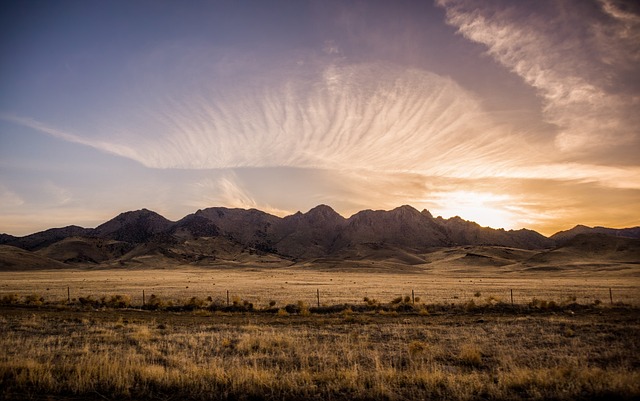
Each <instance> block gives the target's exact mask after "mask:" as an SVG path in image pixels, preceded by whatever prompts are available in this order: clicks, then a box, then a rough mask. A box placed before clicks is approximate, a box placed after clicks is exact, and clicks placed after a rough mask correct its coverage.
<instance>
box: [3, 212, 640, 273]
mask: <svg viewBox="0 0 640 401" xmlns="http://www.w3.org/2000/svg"><path fill="white" fill-rule="evenodd" d="M581 234H603V235H611V236H617V237H625V236H626V237H629V236H631V238H635V237H633V235H637V238H640V227H635V228H628V229H609V228H604V227H594V228H591V227H587V226H576V227H574V228H573V229H571V230H567V231H561V232H558V233H556V234H554V235H553V236H551V237H545V236H544V235H542V234H540V233H538V232H536V231H533V230H528V229H520V230H504V229H493V228H490V227H481V226H480V225H479V224H477V223H475V222H472V221H467V220H464V219H462V218H460V217H458V216H456V217H452V218H449V219H444V218H442V217H440V216H438V217H436V218H434V217H433V215H432V214H431V213H430V212H429V211H428V210H426V209H425V210H423V211H421V212H420V211H418V210H417V209H415V208H413V207H411V206H409V205H403V206H399V207H397V208H395V209H392V210H370V209H368V210H362V211H360V212H358V213H355V214H354V215H352V216H350V217H349V218H345V217H343V216H342V215H340V214H339V213H337V212H336V211H335V210H334V209H332V208H331V207H330V206H327V205H318V206H316V207H314V208H312V209H310V210H309V211H307V212H306V213H302V212H297V213H294V214H292V215H289V216H285V217H278V216H274V215H271V214H269V213H266V212H264V211H261V210H258V209H239V208H226V207H210V208H206V209H200V210H197V211H196V212H194V213H192V214H189V215H187V216H185V217H183V218H182V219H179V220H177V221H171V220H168V219H166V218H165V217H163V216H162V215H160V214H158V213H156V212H154V211H151V210H148V209H140V210H135V211H128V212H124V213H120V214H119V215H117V216H116V217H114V218H112V219H110V220H108V221H106V222H104V223H102V224H100V225H99V226H97V227H95V228H83V227H79V226H67V227H62V228H52V229H48V230H45V231H41V232H38V233H34V234H31V235H27V236H24V237H14V236H11V235H8V234H2V235H0V245H7V246H13V247H17V248H20V249H23V250H25V251H32V252H38V255H39V257H50V258H51V259H52V260H56V261H58V262H62V263H70V264H78V265H81V264H111V265H118V264H120V265H122V264H123V263H129V262H131V261H135V260H140V258H143V257H145V256H146V257H147V258H148V260H155V259H153V258H156V259H157V258H165V259H170V260H176V261H178V262H180V263H208V262H212V261H215V260H217V258H220V257H224V258H227V259H228V260H230V261H236V262H238V263H240V261H242V260H254V259H255V258H263V259H264V258H267V256H268V255H271V256H269V257H268V258H271V259H270V260H271V262H274V263H275V262H276V261H281V262H282V263H297V262H301V261H313V260H325V259H327V260H329V259H331V258H334V259H340V258H347V259H349V258H356V259H357V258H359V257H363V256H362V255H369V256H370V257H380V258H386V259H388V260H402V261H406V262H407V263H409V262H410V263H412V264H415V263H420V261H421V260H424V259H423V258H422V257H421V256H416V255H421V254H425V253H429V252H431V251H433V250H434V249H439V248H448V247H456V246H457V247H459V246H497V247H509V248H517V249H527V250H543V249H551V248H553V247H556V246H562V244H565V243H567V242H568V241H570V240H571V239H572V238H574V237H575V236H576V235H581ZM359 255H360V256H359ZM372 255H373V256H372ZM376 255H377V256H376ZM381 255H384V256H381ZM34 260H35V259H34ZM287 261H288V262H287ZM271 262H270V263H271ZM38 263H40V264H41V262H38Z"/></svg>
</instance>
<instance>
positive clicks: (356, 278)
mask: <svg viewBox="0 0 640 401" xmlns="http://www.w3.org/2000/svg"><path fill="white" fill-rule="evenodd" d="M480 273H481V272H479V271H477V272H472V273H460V272H451V271H444V270H441V271H431V272H429V271H414V270H409V271H394V270H389V271H376V272H373V271H364V272H363V271H358V270H347V271H345V270H342V271H334V270H331V269H325V270H317V269H303V268H295V269H291V268H272V269H267V268H262V269H257V268H228V269H222V268H220V269H198V268H184V269H176V270H161V269H160V270H82V269H80V270H64V271H31V272H11V273H8V272H2V273H0V299H5V300H6V302H5V305H4V306H1V305H0V398H3V399H42V397H43V396H46V397H48V398H50V399H74V398H95V399H104V398H108V399H139V398H146V399H149V398H151V399H202V400H212V399H213V400H222V399H273V400H276V399H278V400H283V399H284V400H287V399H291V400H294V399H337V400H340V399H351V400H360V399H361V400H365V399H367V400H369V399H371V400H373V399H388V400H406V399H450V400H479V399H496V400H502V399H504V400H506V399H533V400H542V399H558V400H573V399H585V400H586V399H637V398H638V397H640V369H639V367H640V350H639V349H638V347H639V344H640V313H639V312H638V306H639V305H640V291H639V290H638V288H639V285H638V280H637V279H636V278H634V277H633V276H624V277H622V276H617V277H616V276H615V275H612V276H611V277H603V276H602V275H597V276H589V275H574V276H567V275H556V276H554V275H553V274H544V275H542V274H520V273H517V272H512V273H511V274H503V273H500V272H497V271H495V272H492V271H484V273H485V274H484V275H482V274H480ZM67 286H69V287H70V288H71V297H72V298H73V299H74V300H75V301H74V302H72V304H71V305H66V302H65V301H66V299H67ZM609 288H612V289H613V295H614V301H615V302H624V303H625V304H627V305H629V306H624V307H618V306H615V307H611V306H610V305H609V304H610V302H609ZM143 289H144V290H145V293H146V300H147V302H150V297H151V294H154V295H157V296H158V297H159V298H158V302H163V303H165V304H166V303H168V302H174V303H175V304H176V305H190V304H193V305H196V306H198V307H200V308H203V307H204V308H203V309H196V310H194V311H192V312H177V313H176V312H167V311H148V310H139V309H111V308H113V307H118V306H119V302H121V301H122V302H124V305H120V306H126V304H127V303H130V304H131V305H132V306H136V307H138V306H140V305H141V304H142V290H143ZM317 289H319V290H320V295H321V303H322V304H326V305H335V304H344V303H349V304H351V308H347V309H345V307H343V308H342V309H340V312H339V313H332V314H317V313H315V312H314V310H313V307H314V306H315V305H316V302H317V300H316V290H317ZM511 289H513V290H514V300H515V303H516V307H515V308H511V307H510V290H511ZM227 290H229V292H230V299H229V300H230V302H231V303H233V302H235V303H237V304H238V305H244V304H245V303H246V302H249V303H254V304H255V307H256V309H259V310H262V309H267V308H268V309H270V310H271V312H270V313H263V312H260V311H258V312H254V313H226V312H219V311H215V310H214V309H206V307H207V305H209V304H210V303H211V302H214V303H215V302H216V301H218V302H221V303H222V304H226V291H227ZM411 290H414V292H415V295H416V296H417V297H419V300H418V301H417V303H416V305H415V306H413V305H411V307H410V308H409V309H408V311H409V312H407V313H405V312H403V310H405V309H403V305H407V304H404V301H405V300H407V297H408V296H410V295H411ZM15 294H17V295H15ZM115 294H120V295H121V296H120V297H116V296H115ZM207 297H211V298H210V299H211V301H208V300H207ZM80 298H83V299H85V301H86V300H91V299H93V300H94V301H97V300H100V299H101V298H103V301H100V305H107V306H108V307H107V308H106V309H105V308H103V307H102V306H101V307H99V308H97V309H96V308H95V305H94V304H92V303H91V302H85V303H84V304H81V303H80ZM394 299H398V302H397V303H395V304H392V303H391V302H392V301H394ZM409 299H410V298H409ZM55 301H62V302H61V303H60V304H52V302H55ZM598 301H600V302H598ZM576 302H577V303H578V304H580V305H583V306H584V307H578V308H571V307H570V308H567V307H566V305H571V304H574V303H576ZM16 304H17V305H16ZM25 304H28V305H25ZM379 304H384V305H389V306H390V307H389V308H386V309H384V308H383V309H380V308H378V311H375V312H374V311H371V312H359V310H361V309H362V308H360V306H362V307H365V305H366V306H367V307H374V309H375V307H376V305H379ZM287 305H294V306H295V308H293V309H291V308H289V311H290V312H288V311H287V310H286V308H285V307H286V306H287ZM505 305H506V306H507V307H505ZM352 309H353V310H352Z"/></svg>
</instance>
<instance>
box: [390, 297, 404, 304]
mask: <svg viewBox="0 0 640 401" xmlns="http://www.w3.org/2000/svg"><path fill="white" fill-rule="evenodd" d="M401 302H402V296H399V297H396V298H393V299H392V300H391V304H392V305H395V304H399V303H401Z"/></svg>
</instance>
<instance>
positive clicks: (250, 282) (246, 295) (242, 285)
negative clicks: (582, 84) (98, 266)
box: [0, 268, 640, 307]
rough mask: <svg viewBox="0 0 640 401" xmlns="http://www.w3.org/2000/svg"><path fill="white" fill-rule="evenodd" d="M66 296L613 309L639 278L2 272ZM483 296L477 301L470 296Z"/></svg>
mask: <svg viewBox="0 0 640 401" xmlns="http://www.w3.org/2000/svg"><path fill="white" fill-rule="evenodd" d="M67 287H70V290H71V297H72V298H76V299H78V298H80V297H87V296H92V297H96V298H100V297H102V296H111V295H113V294H123V295H128V296H130V297H131V301H132V303H133V304H134V305H140V304H142V291H143V290H144V291H145V293H146V295H147V296H150V295H151V294H155V295H157V296H160V297H162V298H164V299H168V300H174V301H176V302H179V303H184V302H185V301H186V300H188V299H189V298H191V297H198V298H206V297H209V296H211V297H213V298H214V299H218V300H223V301H225V302H226V291H229V293H230V297H234V296H236V297H239V298H241V299H243V300H247V301H249V302H252V303H253V304H255V305H256V306H260V307H262V306H265V305H268V303H269V302H270V301H272V300H275V301H276V303H277V305H278V306H282V305H285V304H287V303H296V302H297V301H304V302H306V303H307V304H309V305H315V304H316V302H317V300H316V291H317V290H319V291H320V297H321V298H320V300H321V303H323V304H337V303H356V302H361V301H362V300H363V298H364V297H368V298H370V299H376V300H379V301H382V302H387V301H389V300H391V299H393V298H395V297H398V296H406V295H407V294H411V291H412V290H413V291H414V292H415V295H416V296H418V297H420V299H421V300H422V301H423V302H425V303H464V302H468V301H469V300H474V301H478V298H480V300H482V301H484V300H486V299H489V298H494V299H495V300H498V301H503V302H510V301H511V298H510V297H511V293H510V290H513V295H514V301H515V303H520V304H527V303H529V302H531V301H532V299H534V298H537V299H545V300H548V301H554V302H557V303H560V302H564V301H566V300H567V299H575V301H576V302H579V303H584V304H588V303H593V302H594V301H596V300H600V301H601V302H603V303H609V288H612V291H613V297H614V302H623V303H625V304H633V305H640V278H636V277H620V276H616V275H614V274H612V275H610V276H609V277H602V276H599V275H598V276H592V275H589V274H577V275H574V276H564V275H561V276H554V275H553V274H544V273H538V274H517V273H515V272H512V273H510V274H504V273H500V272H493V271H491V270H485V269H480V270H478V271H476V272H474V273H455V272H448V271H438V272H429V271H424V272H422V271H421V272H415V271H409V272H403V271H402V270H391V271H386V272H369V271H364V272H361V271H359V270H350V271H339V270H337V271H332V270H326V271H318V270H312V269H300V268H295V269H287V268H277V269H265V268H263V269H257V268H227V269H201V268H181V269H167V270H124V269H123V270H55V271H46V270H40V271H29V272H0V296H3V295H7V294H15V293H17V294H20V295H28V294H39V295H40V296H42V297H43V298H44V299H45V300H47V301H54V300H63V299H64V300H66V299H67ZM476 293H480V297H475V296H474V295H475V294H476Z"/></svg>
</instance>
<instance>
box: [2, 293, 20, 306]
mask: <svg viewBox="0 0 640 401" xmlns="http://www.w3.org/2000/svg"><path fill="white" fill-rule="evenodd" d="M18 300H19V297H18V294H5V295H3V296H2V303H3V304H17V303H18Z"/></svg>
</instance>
